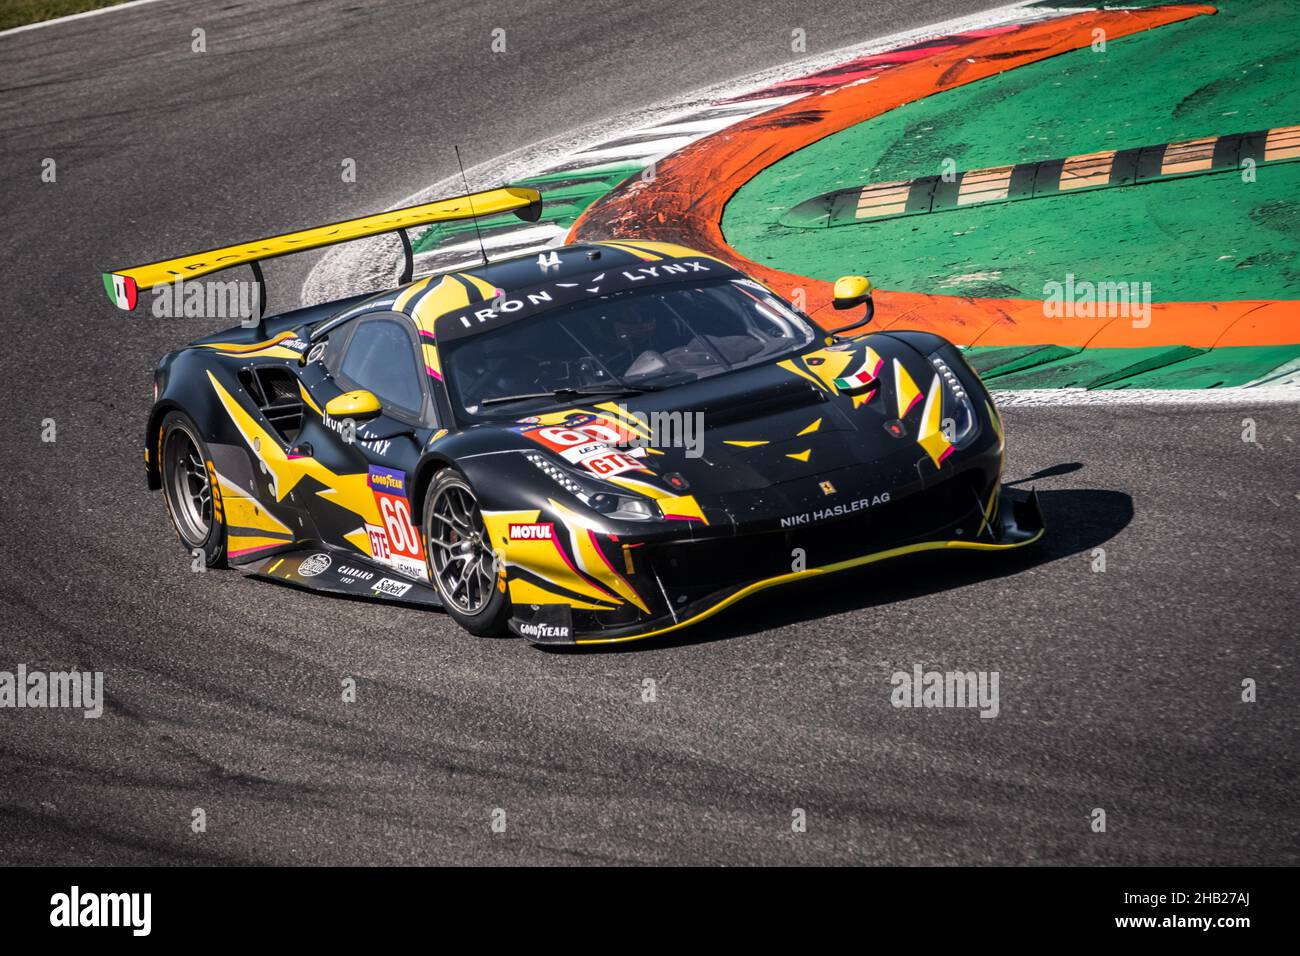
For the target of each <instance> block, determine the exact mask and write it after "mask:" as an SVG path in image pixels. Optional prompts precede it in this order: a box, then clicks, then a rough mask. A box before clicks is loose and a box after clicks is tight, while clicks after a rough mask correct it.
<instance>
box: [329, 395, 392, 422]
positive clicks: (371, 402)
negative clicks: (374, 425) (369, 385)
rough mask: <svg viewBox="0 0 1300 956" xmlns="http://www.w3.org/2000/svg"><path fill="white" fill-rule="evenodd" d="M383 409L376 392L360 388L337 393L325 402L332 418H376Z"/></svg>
mask: <svg viewBox="0 0 1300 956" xmlns="http://www.w3.org/2000/svg"><path fill="white" fill-rule="evenodd" d="M382 410H383V407H382V406H381V405H380V404H379V399H377V398H375V393H374V392H368V391H366V390H365V389H364V388H358V389H356V390H355V391H352V392H344V393H343V394H342V395H336V396H334V397H333V398H331V399H330V400H329V401H328V402H326V403H325V414H326V415H328V416H330V418H354V419H358V420H361V419H366V418H374V417H375V416H376V415H378V414H379V413H380V411H382Z"/></svg>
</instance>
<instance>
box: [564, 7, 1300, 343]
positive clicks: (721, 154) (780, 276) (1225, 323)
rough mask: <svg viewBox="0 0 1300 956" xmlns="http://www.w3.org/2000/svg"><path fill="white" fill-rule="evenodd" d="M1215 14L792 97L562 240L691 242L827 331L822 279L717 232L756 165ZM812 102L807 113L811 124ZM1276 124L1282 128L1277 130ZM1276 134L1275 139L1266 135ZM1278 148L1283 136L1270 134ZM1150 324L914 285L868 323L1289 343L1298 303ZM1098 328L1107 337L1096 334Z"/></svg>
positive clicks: (1125, 13) (997, 334)
mask: <svg viewBox="0 0 1300 956" xmlns="http://www.w3.org/2000/svg"><path fill="white" fill-rule="evenodd" d="M1214 13H1215V9H1214V7H1212V6H1206V5H1202V4H1195V5H1191V4H1189V5H1177V6H1165V7H1153V8H1147V9H1141V10H1093V11H1086V12H1081V13H1077V14H1074V15H1071V16H1067V17H1061V18H1058V19H1053V20H1047V21H1040V22H1037V23H1030V24H1025V25H1023V26H1021V27H1019V28H1018V29H1016V30H1014V31H1011V32H1008V33H1002V34H998V35H995V36H989V37H982V38H979V39H974V40H970V41H968V42H964V43H958V44H957V45H955V46H952V47H948V48H945V49H939V50H937V51H936V52H935V53H933V54H932V55H930V56H927V57H923V58H921V59H918V60H914V61H912V62H910V63H905V64H902V65H899V66H895V67H892V68H890V69H888V70H885V71H882V72H881V73H880V74H878V75H877V78H876V79H875V80H873V81H872V82H871V83H864V84H860V85H857V86H844V87H840V88H839V89H836V90H834V91H831V92H828V93H824V94H819V95H817V96H815V97H813V98H811V99H810V98H807V97H804V98H801V99H797V100H793V101H791V102H789V103H786V104H783V105H782V106H779V107H777V108H775V109H773V110H769V111H768V112H766V113H761V114H759V115H758V116H754V117H751V118H749V119H747V120H743V121H741V122H740V123H736V124H734V125H732V126H729V127H727V128H726V129H724V130H722V131H721V132H720V133H715V134H713V135H710V136H706V137H704V138H703V139H700V140H697V141H696V142H694V143H692V144H690V145H689V146H686V147H684V148H683V149H681V150H680V151H678V152H676V153H674V154H672V155H670V156H667V157H665V158H664V159H661V160H660V161H659V162H658V163H657V164H656V166H655V179H654V181H653V182H643V181H641V180H640V179H637V180H635V182H636V188H635V189H630V188H628V187H626V186H624V187H620V188H618V189H616V190H614V191H613V192H612V193H610V194H609V195H608V196H606V197H605V198H604V199H603V200H600V201H598V202H596V203H594V204H593V205H592V206H590V207H588V209H587V210H586V211H585V212H584V213H583V214H582V216H581V217H579V219H578V221H577V222H575V223H574V225H573V227H572V229H570V231H569V241H570V242H577V241H591V240H600V239H619V238H623V239H633V240H635V239H637V238H640V239H646V238H654V239H666V240H669V241H672V242H678V243H681V244H682V245H686V246H690V247H692V248H695V249H699V250H700V251H701V252H704V253H706V254H708V255H712V256H716V257H717V258H720V259H723V260H725V261H727V262H729V263H731V264H733V265H735V266H736V267H737V268H739V269H741V270H743V271H745V272H748V273H749V274H751V275H753V276H754V277H755V278H756V279H758V280H759V281H761V282H764V283H765V284H767V285H768V286H770V287H772V288H773V289H775V290H776V291H778V292H781V293H783V294H786V295H790V294H792V291H793V290H794V289H797V288H798V289H803V290H804V294H805V295H806V303H807V308H806V311H807V312H808V313H809V314H810V315H812V316H813V318H814V319H817V320H819V321H820V322H821V323H822V324H823V325H824V326H825V327H833V326H834V325H838V324H842V317H841V316H838V315H835V314H834V313H832V312H831V309H830V303H831V288H832V287H831V283H829V282H822V281H820V280H815V279H810V278H808V277H807V276H800V275H795V274H793V273H789V272H781V271H779V270H776V269H772V268H770V267H768V266H765V265H762V264H760V263H757V262H752V261H750V260H748V259H746V258H745V257H744V256H741V255H740V254H739V253H737V252H736V251H735V250H734V249H732V248H731V247H730V246H729V245H728V244H727V241H726V239H725V238H724V237H723V235H722V227H721V222H722V213H723V209H724V208H725V207H726V204H727V202H728V201H729V200H730V199H731V197H732V196H733V195H735V193H736V192H737V191H738V190H739V189H740V187H741V186H743V185H744V184H745V183H747V182H749V181H750V180H751V179H753V178H754V177H755V176H756V175H758V173H760V172H762V171H763V170H764V169H766V168H767V167H769V166H771V165H773V164H774V163H777V162H779V161H781V160H782V159H784V158H785V157H787V156H789V155H791V154H792V153H794V152H796V151H798V150H800V149H802V148H804V147H805V146H808V145H810V144H811V143H815V142H817V141H818V140H821V139H824V138H825V137H827V136H830V135H832V134H834V133H837V132H839V131H841V130H844V129H848V128H849V127H850V126H855V125H857V124H858V123H863V122H866V121H867V120H870V119H873V118H875V117H877V116H880V115H881V114H883V113H886V112H888V111H889V110H893V109H897V108H898V107H900V106H903V105H904V104H906V103H911V102H913V101H915V100H919V99H921V98H923V97H926V96H930V95H932V94H934V93H938V92H942V91H943V90H949V89H954V88H956V87H958V86H963V85H965V84H967V83H972V82H975V81H976V80H981V79H985V78H987V77H990V76H994V75H996V74H998V73H1001V72H1004V71H1006V70H1011V69H1015V68H1016V67H1019V66H1024V65H1026V64H1029V63H1035V62H1038V61H1040V60H1045V59H1047V58H1049V57H1053V56H1058V55H1060V54H1063V53H1068V52H1070V51H1071V50H1077V49H1082V48H1084V47H1087V46H1089V45H1090V44H1091V43H1092V38H1093V32H1092V31H1093V30H1097V29H1100V30H1104V31H1106V36H1107V37H1110V38H1112V39H1118V38H1120V37H1124V36H1128V35H1130V34H1134V33H1140V32H1142V31H1145V30H1150V29H1153V28H1155V27H1160V26H1164V25H1166V24H1169V23H1176V22H1178V21H1181V20H1187V19H1190V18H1192V17H1198V16H1207V15H1212V14H1214ZM810 104H812V106H814V107H815V112H816V117H817V121H816V122H809V121H808V116H809V111H810ZM1274 132H1275V133H1277V132H1279V131H1274ZM1270 140H1272V136H1270ZM1277 143H1278V144H1279V146H1278V148H1279V149H1280V148H1285V147H1284V146H1283V145H1282V144H1283V143H1284V137H1283V136H1279V137H1278V139H1277ZM1151 313H1152V314H1151V322H1150V324H1149V325H1148V326H1147V327H1145V328H1135V327H1134V326H1133V320H1132V319H1130V318H1115V319H1109V318H1052V317H1049V316H1047V315H1045V314H1044V306H1043V303H1042V302H1041V301H1038V300H1032V299H962V298H956V297H953V296H936V295H930V294H926V293H916V292H878V293H877V296H876V316H877V318H876V325H877V327H885V328H887V327H889V326H891V325H893V324H896V323H897V324H902V325H906V326H907V327H909V328H918V329H928V330H931V331H934V332H937V333H939V334H940V335H943V336H945V337H947V338H949V339H951V340H952V341H953V342H955V343H957V344H959V345H970V344H974V343H975V342H976V341H977V340H978V342H979V344H980V345H1043V344H1055V345H1076V346H1080V347H1082V346H1084V345H1088V344H1092V345H1096V346H1099V345H1102V344H1112V345H1123V346H1125V347H1138V346H1164V345H1191V346H1195V347H1199V348H1204V347H1208V346H1210V345H1220V346H1228V345H1291V344H1294V343H1296V342H1297V341H1300V302H1297V301H1279V302H1258V301H1256V302H1166V303H1153V304H1152V306H1151ZM1103 332H1104V333H1105V334H1104V335H1103Z"/></svg>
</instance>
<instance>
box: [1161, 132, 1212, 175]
mask: <svg viewBox="0 0 1300 956" xmlns="http://www.w3.org/2000/svg"><path fill="white" fill-rule="evenodd" d="M1218 141H1219V138H1218V137H1217V136H1209V137H1206V138H1205V139H1189V140H1186V141H1185V142H1182V143H1170V144H1169V145H1168V146H1166V147H1165V155H1164V157H1163V158H1162V159H1161V161H1160V175H1161V176H1177V175H1178V174H1180V173H1199V172H1202V171H1204V170H1207V169H1210V168H1211V167H1212V166H1213V165H1214V144H1215V143H1217V142H1218Z"/></svg>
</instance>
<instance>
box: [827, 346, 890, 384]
mask: <svg viewBox="0 0 1300 956" xmlns="http://www.w3.org/2000/svg"><path fill="white" fill-rule="evenodd" d="M883 364H884V360H883V359H881V357H880V356H879V355H877V354H876V353H875V350H873V349H872V348H871V347H870V346H868V347H867V351H866V353H865V354H864V355H863V356H862V364H861V365H860V366H859V367H858V370H857V371H856V372H853V373H852V374H849V375H845V376H844V377H843V378H837V379H835V387H836V388H838V389H839V390H840V391H841V392H856V391H857V390H858V389H862V388H866V387H867V386H868V385H874V384H875V382H876V376H877V375H879V374H880V366H881V365H883Z"/></svg>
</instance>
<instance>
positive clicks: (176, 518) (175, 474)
mask: <svg viewBox="0 0 1300 956" xmlns="http://www.w3.org/2000/svg"><path fill="white" fill-rule="evenodd" d="M158 447H159V449H160V458H159V464H160V467H161V470H162V490H163V500H164V501H166V502H167V513H168V514H169V515H170V516H171V519H172V526H173V527H175V529H176V534H177V536H178V537H179V538H180V539H181V544H183V545H184V546H185V549H186V550H187V551H189V552H190V553H191V554H194V552H196V551H198V552H201V553H202V555H203V561H204V564H206V565H207V566H208V567H210V568H216V567H225V564H226V523H225V521H224V520H223V519H222V515H221V511H220V508H219V507H218V506H217V503H216V502H217V498H216V495H217V494H218V492H217V490H216V489H215V488H213V475H214V474H215V469H214V468H212V466H211V463H212V458H211V456H210V455H209V454H208V447H207V445H205V444H204V442H203V439H202V438H201V437H200V436H199V430H198V428H197V427H196V426H195V424H194V422H193V421H192V420H191V419H190V417H189V416H188V415H186V414H185V413H184V412H169V413H168V414H167V417H166V418H164V419H163V422H162V438H161V440H160V441H159V442H158Z"/></svg>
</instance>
